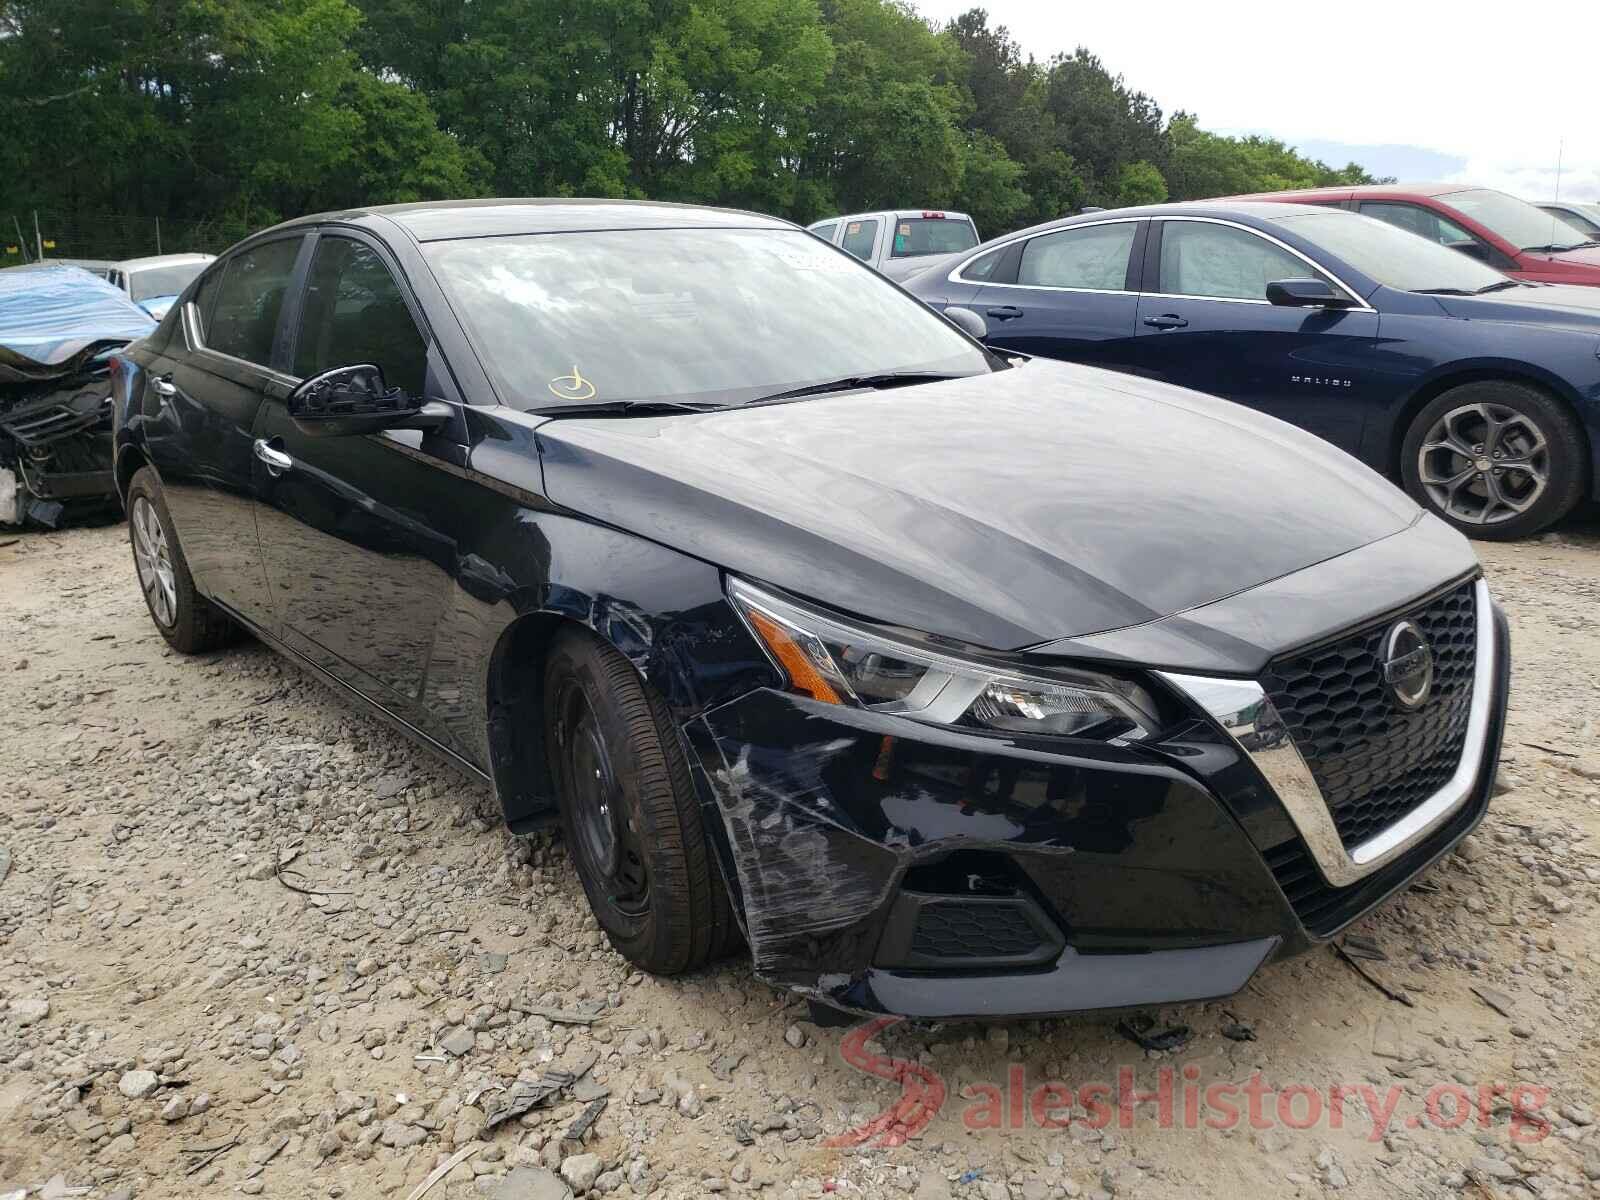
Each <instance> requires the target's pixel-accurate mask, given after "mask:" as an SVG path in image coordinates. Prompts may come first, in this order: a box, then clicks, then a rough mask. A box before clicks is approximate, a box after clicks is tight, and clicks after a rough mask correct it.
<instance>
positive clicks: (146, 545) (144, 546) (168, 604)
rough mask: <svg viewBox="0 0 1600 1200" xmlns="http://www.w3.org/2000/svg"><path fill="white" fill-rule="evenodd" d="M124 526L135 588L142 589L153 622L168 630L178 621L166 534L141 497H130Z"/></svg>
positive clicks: (153, 508) (175, 584)
mask: <svg viewBox="0 0 1600 1200" xmlns="http://www.w3.org/2000/svg"><path fill="white" fill-rule="evenodd" d="M128 525H129V527H130V529H131V530H132V531H133V561H134V564H135V566H136V567H137V568H138V571H139V586H140V587H141V588H143V589H144V594H145V598H146V599H147V600H148V601H149V603H150V612H151V614H152V615H153V616H154V617H155V619H156V621H157V622H158V623H159V624H161V625H163V626H166V627H168V628H170V627H171V626H172V625H173V624H174V623H175V622H176V621H177V619H178V580H177V576H176V575H174V574H173V571H172V555H171V552H170V551H169V549H168V546H167V531H166V529H165V528H164V527H163V526H162V524H161V517H160V515H159V514H158V513H157V512H156V508H155V505H153V504H151V503H150V501H149V499H148V498H146V497H144V496H135V497H134V501H133V508H132V511H131V512H130V513H129V514H128Z"/></svg>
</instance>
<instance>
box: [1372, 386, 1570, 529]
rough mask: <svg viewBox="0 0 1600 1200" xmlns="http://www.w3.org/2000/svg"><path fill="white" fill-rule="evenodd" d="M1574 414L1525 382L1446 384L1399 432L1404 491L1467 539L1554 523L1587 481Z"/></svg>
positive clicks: (1539, 527)
mask: <svg viewBox="0 0 1600 1200" xmlns="http://www.w3.org/2000/svg"><path fill="white" fill-rule="evenodd" d="M1584 448H1585V447H1584V440H1583V432H1582V429H1581V428H1580V427H1579V425H1578V421H1577V418H1576V417H1574V416H1573V414H1572V413H1571V411H1570V410H1568V409H1567V407H1566V406H1565V405H1564V404H1562V403H1561V402H1560V401H1559V400H1556V399H1555V398H1554V397H1552V396H1549V395H1547V394H1545V393H1544V392H1542V391H1540V390H1538V389H1537V388H1534V387H1530V386H1528V385H1526V384H1521V383H1512V382H1510V381H1509V380H1488V381H1484V382H1481V383H1468V384H1463V385H1462V386H1461V387H1456V388H1451V389H1450V390H1449V391H1448V392H1445V393H1444V394H1443V395H1440V396H1438V397H1436V398H1435V399H1434V400H1433V401H1432V402H1430V403H1429V404H1428V405H1426V406H1425V407H1424V408H1423V409H1422V411H1421V412H1419V413H1418V414H1417V415H1416V418H1415V419H1414V420H1413V421H1412V422H1411V427H1410V429H1408V430H1407V431H1406V439H1405V445H1404V447H1403V449H1402V452H1401V473H1402V476H1403V478H1404V481H1405V485H1406V490H1407V491H1408V492H1410V493H1411V495H1412V496H1413V497H1414V498H1415V499H1416V500H1417V501H1418V502H1420V503H1422V504H1424V505H1426V506H1427V507H1428V508H1430V509H1432V510H1433V511H1434V512H1435V513H1437V514H1439V516H1441V517H1443V518H1444V519H1445V520H1446V521H1448V522H1450V524H1452V525H1454V526H1455V527H1456V528H1457V529H1459V530H1461V531H1462V532H1463V533H1465V534H1466V535H1467V536H1468V537H1475V538H1484V539H1488V540H1494V541H1505V540H1510V539H1513V538H1520V537H1527V536H1528V535H1529V534H1533V533H1537V532H1538V531H1539V530H1541V529H1543V528H1545V527H1546V526H1547V525H1550V524H1553V523H1554V522H1556V521H1559V520H1560V519H1561V518H1562V517H1564V516H1566V515H1567V513H1569V512H1571V511H1572V508H1573V506H1574V505H1575V504H1577V502H1578V500H1579V499H1580V498H1581V496H1582V494H1583V484H1584V480H1585V477H1586V476H1585V463H1584Z"/></svg>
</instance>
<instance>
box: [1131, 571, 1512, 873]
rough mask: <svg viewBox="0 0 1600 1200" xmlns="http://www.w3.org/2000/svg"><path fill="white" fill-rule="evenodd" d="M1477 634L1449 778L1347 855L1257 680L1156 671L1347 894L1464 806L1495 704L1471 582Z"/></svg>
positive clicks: (1485, 590) (1483, 587) (1488, 637)
mask: <svg viewBox="0 0 1600 1200" xmlns="http://www.w3.org/2000/svg"><path fill="white" fill-rule="evenodd" d="M1473 597H1474V606H1475V610H1476V620H1477V630H1476V647H1475V652H1474V658H1473V681H1472V705H1471V709H1470V711H1469V713H1468V716H1467V728H1466V735H1465V737H1464V739H1463V742H1462V747H1461V756H1460V759H1459V760H1458V761H1457V763H1456V766H1455V771H1454V773H1453V774H1452V775H1451V776H1450V778H1449V779H1448V780H1446V781H1445V783H1444V784H1443V786H1441V787H1440V788H1439V789H1438V790H1437V791H1435V792H1434V793H1433V794H1432V795H1430V796H1428V797H1427V799H1425V800H1423V801H1422V803H1420V804H1419V805H1417V806H1416V807H1415V808H1413V809H1412V810H1411V811H1409V812H1407V813H1406V814H1405V815H1403V816H1401V817H1400V818H1399V819H1398V820H1396V821H1395V822H1394V823H1393V824H1391V825H1389V826H1387V827H1386V828H1384V829H1382V830H1380V831H1379V832H1377V833H1375V834H1373V835H1372V836H1371V837H1369V838H1367V839H1366V840H1365V841H1363V842H1361V843H1360V844H1358V845H1356V846H1354V847H1351V848H1348V849H1347V848H1346V847H1345V845H1344V842H1343V841H1342V839H1341V838H1340V836H1339V830H1338V827H1337V826H1336V825H1335V824H1334V819H1333V814H1332V813H1331V812H1330V811H1329V809H1328V804H1327V800H1326V799H1325V798H1324V796H1323V794H1322V789H1321V788H1320V787H1318V786H1317V781H1316V779H1315V778H1314V777H1313V775H1312V773H1311V769H1310V768H1309V767H1308V766H1307V765H1306V761H1305V759H1304V758H1303V757H1302V756H1301V753H1300V749H1299V747H1298V746H1297V745H1296V744H1295V741H1294V738H1293V736H1292V735H1291V734H1290V733H1289V730H1288V728H1287V727H1286V726H1285V725H1284V722H1283V719H1282V717H1281V716H1280V715H1279V713H1278V710H1277V708H1276V707H1275V706H1274V705H1273V703H1272V701H1271V699H1270V698H1269V697H1268V696H1267V693H1266V691H1265V690H1264V689H1263V688H1262V686H1261V684H1260V683H1258V682H1256V681H1255V680H1246V679H1221V678H1213V677H1210V676H1204V675H1183V674H1177V673H1173V672H1166V671H1161V672H1157V674H1159V675H1160V677H1161V678H1162V679H1164V680H1165V681H1166V682H1167V683H1169V684H1170V685H1172V686H1173V687H1174V688H1176V689H1177V690H1178V691H1179V692H1181V693H1182V694H1184V695H1185V696H1187V697H1189V699H1190V700H1192V701H1193V702H1194V703H1195V704H1197V705H1199V707H1200V708H1201V709H1202V710H1204V711H1205V712H1207V713H1209V714H1210V715H1211V717H1212V718H1213V719H1214V720H1215V721H1216V722H1217V723H1218V724H1219V725H1221V726H1222V728H1223V729H1224V730H1225V731H1226V732H1227V733H1228V735H1229V736H1230V737H1232V738H1233V740H1234V741H1235V742H1236V743H1237V744H1238V746H1239V748H1240V749H1241V750H1243V751H1244V752H1245V753H1246V754H1247V755H1249V756H1250V760H1251V761H1252V762H1253V763H1255V765H1256V769H1257V770H1259V771H1260V772H1261V774H1262V776H1263V777H1264V778H1265V779H1266V781H1267V784H1268V785H1269V786H1270V787H1271V788H1272V790H1273V791H1274V792H1275V793H1276V794H1277V796H1278V799H1279V801H1280V802H1281V803H1282V804H1283V806H1284V809H1285V810H1286V811H1287V813H1288V814H1289V819H1290V820H1291V821H1292V822H1293V823H1294V826H1295V828H1296V829H1297V830H1298V831H1299V833H1300V836H1301V838H1302V839H1303V840H1304V841H1305V844H1306V847H1307V849H1309V850H1310V851H1311V856H1312V858H1313V859H1314V860H1315V862H1316V864H1317V869H1318V870H1319V871H1321V872H1322V875H1323V878H1325V879H1326V880H1327V881H1328V883H1330V884H1331V885H1333V886H1334V887H1346V886H1348V885H1349V884H1352V883H1355V882H1356V881H1358V880H1360V879H1362V878H1364V877H1365V876H1367V875H1369V874H1371V873H1372V872H1373V871H1375V870H1377V869H1378V868H1379V867H1381V866H1383V865H1384V864H1385V863H1387V862H1389V861H1391V860H1392V859H1394V858H1396V857H1398V856H1399V855H1401V854H1403V853H1405V851H1406V850H1408V849H1409V848H1410V847H1412V846H1414V845H1415V844H1416V843H1417V842H1419V841H1421V840H1422V839H1423V838H1424V837H1426V836H1427V835H1428V834H1429V833H1430V832H1431V831H1432V830H1433V829H1435V828H1436V827H1437V826H1438V825H1439V824H1440V823H1441V822H1443V821H1444V820H1445V819H1446V818H1448V817H1449V816H1450V814H1451V813H1453V812H1455V811H1456V810H1457V809H1458V808H1460V807H1461V806H1462V805H1463V804H1465V803H1466V801H1467V799H1468V797H1469V796H1471V794H1472V788H1473V784H1474V783H1475V782H1476V778H1477V771H1478V764H1479V763H1480V762H1481V761H1482V758H1483V747H1484V740H1485V738H1486V737H1487V736H1488V730H1489V714H1490V711H1491V709H1492V707H1493V702H1494V678H1493V675H1494V659H1495V627H1494V614H1493V610H1492V606H1491V602H1490V599H1489V585H1488V584H1487V583H1485V582H1484V581H1483V580H1482V579H1481V578H1480V579H1478V580H1476V581H1474V583H1473Z"/></svg>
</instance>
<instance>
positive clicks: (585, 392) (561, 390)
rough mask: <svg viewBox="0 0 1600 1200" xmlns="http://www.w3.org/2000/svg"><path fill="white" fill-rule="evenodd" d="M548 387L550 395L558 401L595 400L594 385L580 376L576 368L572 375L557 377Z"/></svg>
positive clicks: (573, 369)
mask: <svg viewBox="0 0 1600 1200" xmlns="http://www.w3.org/2000/svg"><path fill="white" fill-rule="evenodd" d="M548 386H549V388H550V394H551V395H552V396H554V397H556V398H557V399H558V400H593V399H594V384H592V383H590V382H589V381H588V380H587V379H585V378H584V377H583V376H582V375H580V374H579V373H578V368H577V367H576V366H574V367H573V368H572V374H571V375H557V376H556V377H555V378H554V379H552V380H551V381H550V383H549V384H548Z"/></svg>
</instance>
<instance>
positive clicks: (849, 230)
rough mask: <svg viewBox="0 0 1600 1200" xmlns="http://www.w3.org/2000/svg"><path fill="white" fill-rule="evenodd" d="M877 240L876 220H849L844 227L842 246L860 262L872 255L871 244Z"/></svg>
mask: <svg viewBox="0 0 1600 1200" xmlns="http://www.w3.org/2000/svg"><path fill="white" fill-rule="evenodd" d="M877 240H878V223H877V222H876V221H851V222H850V223H849V224H848V225H846V226H845V227H844V242H843V245H844V248H845V250H846V251H847V252H848V253H850V254H854V255H855V256H856V257H857V258H859V259H860V260H861V261H862V262H866V261H868V260H869V259H871V257H872V244H873V243H874V242H875V241H877Z"/></svg>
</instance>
